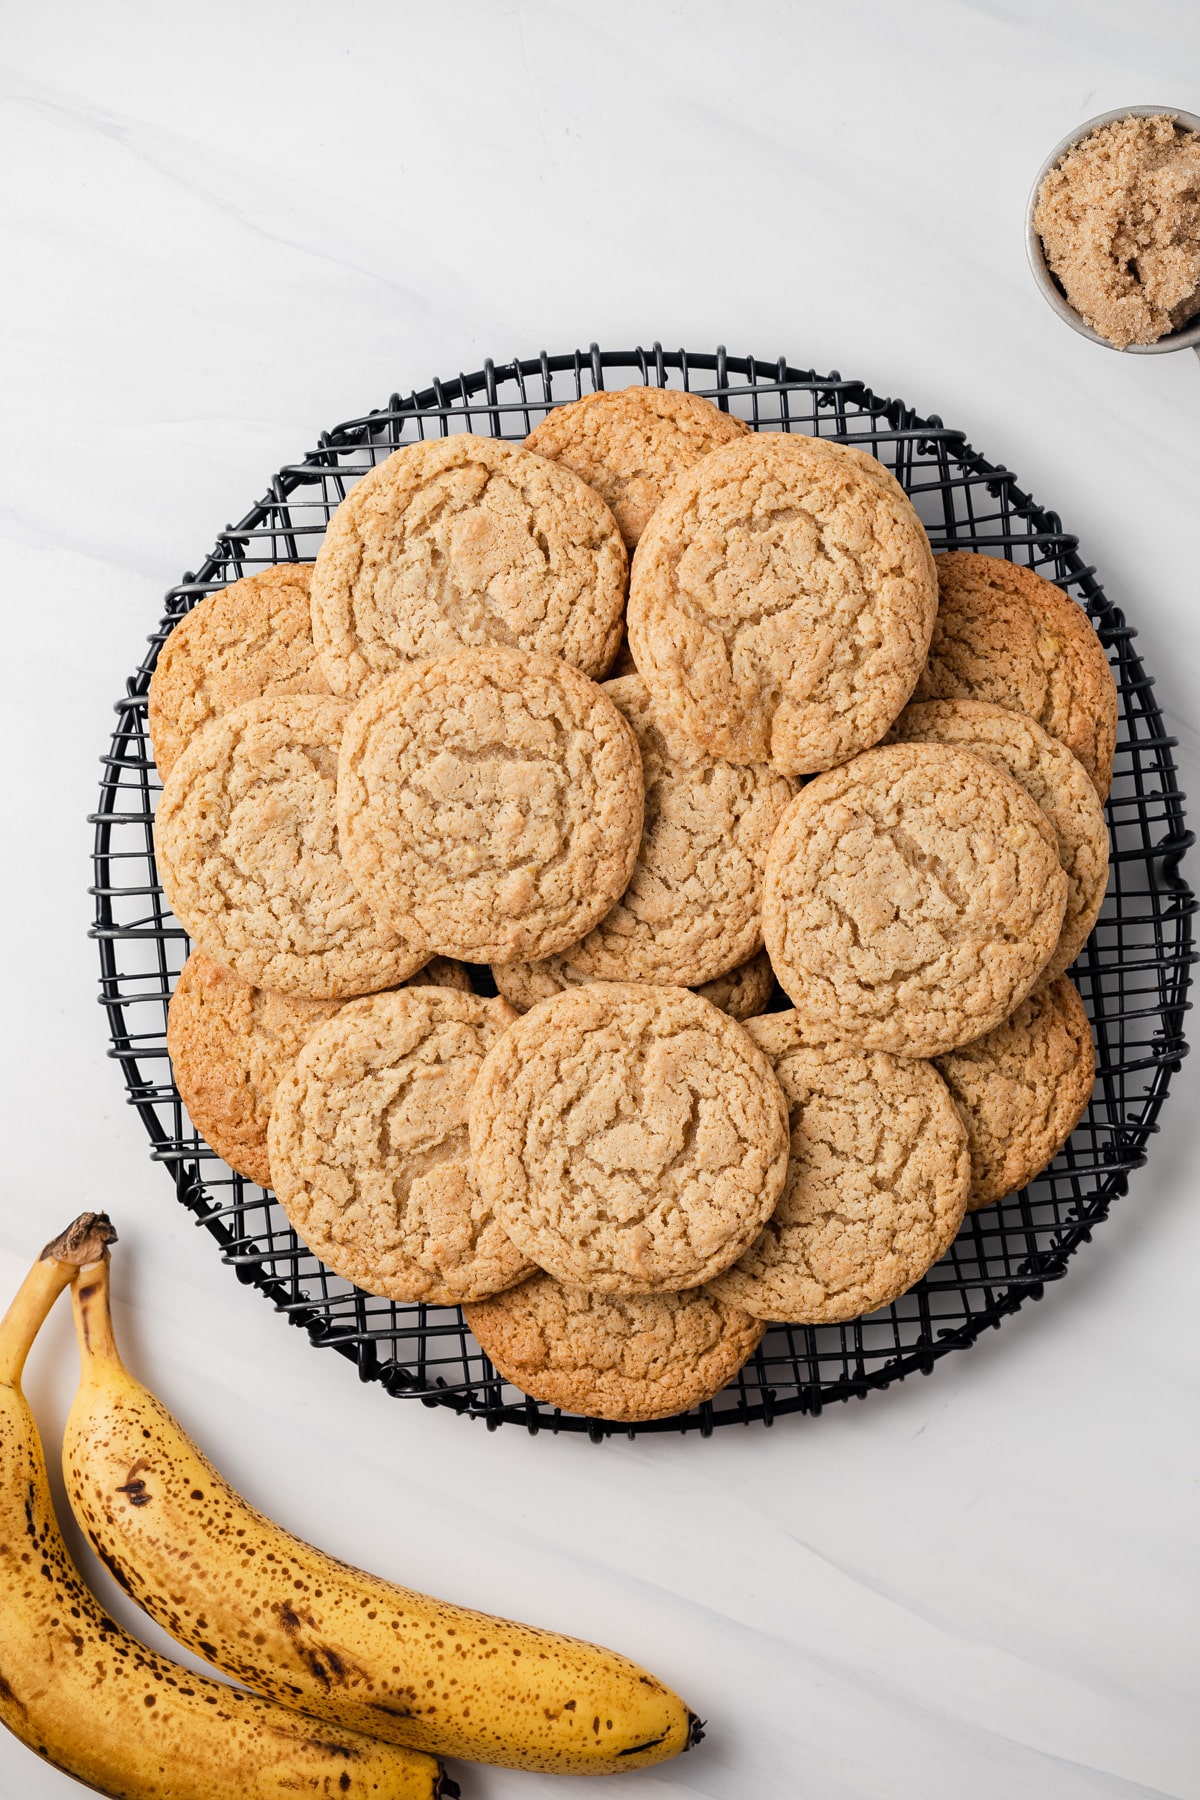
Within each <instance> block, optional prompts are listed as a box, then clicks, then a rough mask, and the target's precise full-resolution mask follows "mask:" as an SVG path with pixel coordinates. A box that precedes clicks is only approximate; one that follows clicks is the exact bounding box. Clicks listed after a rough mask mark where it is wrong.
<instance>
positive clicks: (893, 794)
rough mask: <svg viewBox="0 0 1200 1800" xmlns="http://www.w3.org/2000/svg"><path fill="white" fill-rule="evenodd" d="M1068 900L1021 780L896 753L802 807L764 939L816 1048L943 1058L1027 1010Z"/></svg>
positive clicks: (840, 775)
mask: <svg viewBox="0 0 1200 1800" xmlns="http://www.w3.org/2000/svg"><path fill="white" fill-rule="evenodd" d="M1066 896H1067V878H1066V876H1065V874H1064V873H1063V871H1062V868H1061V867H1060V865H1059V860H1058V846H1057V841H1056V839H1055V836H1054V832H1053V831H1052V829H1051V827H1050V825H1049V822H1048V821H1047V819H1046V817H1045V815H1044V814H1043V812H1042V811H1041V809H1040V807H1038V806H1037V805H1036V804H1035V803H1034V802H1033V801H1032V800H1031V799H1030V798H1029V795H1028V794H1027V793H1026V792H1025V790H1024V789H1023V788H1022V787H1020V786H1019V785H1018V783H1017V782H1016V781H1014V780H1013V778H1012V776H1011V775H1009V774H1007V773H1006V772H1005V771H1004V770H1003V769H999V768H997V767H995V766H994V765H993V764H992V763H989V762H985V761H984V760H983V759H982V758H981V757H979V756H975V755H973V754H972V753H970V752H968V751H965V750H958V749H954V748H951V747H949V746H946V745H941V744H889V745H885V746H884V747H882V748H880V749H877V750H868V751H865V752H864V753H863V755H861V756H858V757H855V759H854V761H853V762H849V763H846V764H844V765H843V767H842V768H840V769H832V770H830V771H829V773H828V774H825V775H819V776H818V777H817V778H816V780H815V781H811V782H810V783H809V784H808V786H807V787H805V788H802V789H801V791H800V793H799V794H797V796H796V798H795V799H794V800H793V801H792V804H791V806H790V807H789V809H788V811H787V812H786V813H785V814H784V817H783V822H782V824H781V825H780V827H779V829H778V831H777V832H776V834H775V838H774V841H773V842H772V845H771V854H770V857H769V859H768V863H767V883H766V898H765V901H764V907H763V927H764V933H765V936H766V944H767V952H768V954H769V956H770V958H771V962H772V964H773V966H774V969H775V973H776V975H777V976H778V978H779V981H780V984H781V986H782V987H783V988H784V989H785V991H786V992H787V994H788V996H789V998H790V999H791V1001H792V1003H793V1005H794V1006H795V1008H796V1012H797V1016H798V1019H799V1021H800V1023H801V1025H802V1027H803V1029H804V1031H805V1032H806V1034H807V1035H808V1037H809V1040H810V1041H811V1042H813V1043H824V1044H834V1043H841V1044H847V1045H853V1046H854V1047H856V1048H859V1049H866V1050H888V1051H891V1052H893V1053H894V1054H897V1055H900V1056H935V1055H938V1054H940V1053H941V1052H942V1051H945V1050H952V1049H954V1048H955V1046H956V1045H958V1044H963V1043H967V1042H969V1040H970V1039H971V1038H975V1037H979V1036H981V1035H982V1033H983V1032H985V1031H990V1030H991V1029H992V1027H993V1026H994V1025H998V1024H999V1023H1000V1021H1001V1020H1002V1019H1004V1018H1007V1016H1008V1014H1009V1013H1010V1012H1011V1011H1012V1010H1013V1008H1014V1007H1015V1006H1016V1005H1017V1004H1018V1003H1019V1002H1020V1001H1021V1000H1023V999H1024V997H1025V995H1026V994H1027V993H1028V992H1029V990H1030V988H1032V987H1033V985H1034V983H1035V981H1037V979H1038V977H1039V976H1040V975H1041V973H1042V970H1043V969H1044V968H1045V966H1046V964H1047V962H1048V961H1049V959H1050V957H1051V956H1052V955H1053V953H1054V949H1055V946H1056V945H1057V943H1058V939H1059V934H1060V932H1061V929H1062V920H1063V913H1064V911H1065V907H1066Z"/></svg>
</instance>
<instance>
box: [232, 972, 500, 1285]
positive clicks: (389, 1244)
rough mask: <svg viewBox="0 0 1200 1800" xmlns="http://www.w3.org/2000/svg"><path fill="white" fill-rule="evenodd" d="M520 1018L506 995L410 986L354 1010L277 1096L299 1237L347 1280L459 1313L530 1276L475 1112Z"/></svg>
mask: <svg viewBox="0 0 1200 1800" xmlns="http://www.w3.org/2000/svg"><path fill="white" fill-rule="evenodd" d="M515 1017H516V1014H515V1013H514V1012H513V1011H512V1009H511V1007H509V1006H507V1005H506V1004H505V1002H504V1001H503V1000H483V999H480V998H479V997H478V996H477V995H475V994H458V993H454V992H452V991H451V990H450V989H448V988H436V987H410V988H405V989H403V990H402V991H401V992H400V993H396V994H374V995H372V996H371V998H370V999H368V1000H356V1001H351V1002H350V1003H349V1004H348V1005H346V1006H343V1007H342V1008H341V1010H340V1011H339V1012H338V1015H337V1017H336V1018H334V1019H330V1020H328V1021H327V1022H326V1023H325V1024H324V1025H322V1026H320V1027H319V1028H318V1029H317V1030H316V1031H315V1032H314V1033H313V1034H312V1036H311V1037H310V1038H309V1040H308V1042H307V1043H306V1044H305V1046H304V1048H303V1049H302V1050H301V1052H300V1054H299V1056H298V1057H297V1059H296V1062H295V1064H294V1065H293V1067H292V1068H291V1070H290V1071H289V1072H288V1073H287V1074H286V1075H284V1077H283V1078H282V1080H281V1081H280V1083H279V1086H278V1089H277V1090H276V1094H275V1104H274V1107H273V1108H272V1112H271V1124H270V1131H269V1134H268V1153H269V1157H270V1164H271V1172H272V1174H273V1176H274V1179H275V1192H276V1194H277V1196H278V1198H279V1202H280V1205H281V1206H282V1207H283V1209H284V1211H285V1212H286V1213H287V1216H288V1218H289V1219H290V1220H291V1222H292V1225H293V1226H294V1228H295V1230H296V1232H297V1234H298V1235H299V1236H300V1237H301V1238H303V1240H304V1242H305V1243H306V1244H307V1245H308V1247H309V1249H310V1250H312V1251H313V1252H314V1253H315V1254H316V1255H317V1256H319V1257H320V1258H321V1260H322V1261H323V1262H324V1263H327V1264H328V1266H329V1267H330V1268H331V1269H332V1270H333V1271H334V1273H335V1274H337V1275H341V1276H343V1277H344V1278H345V1279H346V1280H347V1281H353V1282H355V1283H356V1284H357V1285H358V1286H359V1287H362V1288H365V1289H366V1291H367V1292H368V1293H372V1294H381V1295H383V1296H384V1297H385V1298H386V1299H389V1300H407V1301H413V1300H423V1301H426V1302H428V1303H429V1304H430V1305H433V1306H454V1305H457V1304H458V1303H459V1302H460V1301H463V1300H477V1299H480V1298H481V1297H482V1296H483V1295H485V1294H493V1293H497V1292H498V1291H499V1290H500V1289H501V1288H506V1287H509V1286H511V1285H512V1283H513V1282H515V1281H520V1280H521V1279H522V1278H523V1277H524V1276H525V1275H527V1274H528V1273H529V1272H530V1264H529V1263H528V1261H527V1260H526V1259H525V1258H524V1257H523V1256H522V1255H521V1253H520V1251H519V1250H518V1249H517V1248H516V1246H515V1245H514V1244H513V1243H512V1242H511V1241H510V1240H509V1238H508V1237H507V1236H506V1235H505V1233H504V1231H503V1230H502V1229H501V1227H500V1225H499V1224H498V1223H497V1221H496V1218H495V1216H494V1212H493V1209H492V1207H491V1205H490V1203H489V1202H488V1200H487V1199H486V1197H484V1196H483V1195H482V1194H481V1192H480V1189H479V1185H478V1183H477V1181H476V1179H475V1176H474V1172H473V1169H472V1162H471V1152H470V1146H469V1142H468V1137H467V1103H468V1100H469V1098H470V1094H471V1089H472V1087H473V1086H474V1083H475V1079H476V1076H477V1075H478V1073H479V1069H480V1066H481V1064H482V1063H483V1060H484V1057H485V1055H486V1054H487V1052H488V1051H489V1050H490V1049H491V1048H492V1047H493V1046H494V1045H495V1044H496V1043H497V1042H498V1041H499V1039H500V1038H501V1037H502V1036H503V1034H504V1032H505V1031H506V1030H507V1029H508V1027H509V1025H510V1024H511V1023H512V1021H513V1020H514V1019H515Z"/></svg>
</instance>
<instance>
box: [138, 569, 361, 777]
mask: <svg viewBox="0 0 1200 1800" xmlns="http://www.w3.org/2000/svg"><path fill="white" fill-rule="evenodd" d="M311 584H312V564H311V563H279V564H278V565H277V566H276V567H275V568H273V569H260V570H259V572H258V574H257V575H246V576H244V577H243V579H242V580H241V581H235V582H234V583H233V584H232V585H231V586H230V587H227V588H221V589H220V591H219V592H218V593H215V594H209V595H208V596H207V598H206V599H204V600H201V601H199V602H198V603H197V604H196V605H195V606H194V607H193V608H192V610H191V612H189V613H185V614H184V616H183V618H182V619H180V621H179V623H178V625H176V626H175V628H174V630H173V631H172V632H171V635H170V637H169V638H168V639H167V641H166V643H165V644H164V645H163V647H162V649H161V650H160V651H159V653H158V662H157V663H156V665H155V669H154V674H153V675H152V676H151V677H150V692H149V695H148V697H147V716H146V723H147V725H148V727H149V731H150V741H151V743H152V744H153V745H154V760H155V762H156V763H157V765H158V772H159V774H160V775H161V776H162V778H163V780H164V781H165V780H166V778H167V776H168V775H169V774H170V773H171V770H172V769H173V768H174V767H175V764H176V763H177V762H178V760H179V757H180V755H181V753H182V751H183V750H184V748H185V747H186V745H187V744H189V743H190V742H191V740H192V738H194V737H195V735H196V733H197V732H198V731H199V730H200V728H201V726H203V725H207V723H208V721H209V720H210V719H215V718H217V717H218V716H219V715H220V714H221V713H225V712H228V711H229V709H230V707H231V706H240V705H241V704H242V703H243V701H246V700H257V699H259V698H261V697H262V696H263V695H272V694H327V693H328V692H329V683H328V682H327V681H326V679H325V673H324V670H323V669H322V667H321V664H320V662H319V660H318V658H317V650H316V645H315V644H314V643H313V635H312V616H311V615H312V608H311V601H310V598H309V592H310V588H311Z"/></svg>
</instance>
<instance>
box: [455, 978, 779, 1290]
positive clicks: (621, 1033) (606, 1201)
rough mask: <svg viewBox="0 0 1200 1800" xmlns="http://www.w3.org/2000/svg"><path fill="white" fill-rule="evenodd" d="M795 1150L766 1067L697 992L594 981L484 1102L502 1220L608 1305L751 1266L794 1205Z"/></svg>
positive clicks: (536, 1036) (514, 1048) (539, 1018)
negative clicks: (745, 1256) (750, 1252)
mask: <svg viewBox="0 0 1200 1800" xmlns="http://www.w3.org/2000/svg"><path fill="white" fill-rule="evenodd" d="M787 1141H788V1138H787V1108H786V1105H785V1103H784V1099H783V1095H782V1093H781V1092H780V1089H779V1084H778V1082H777V1081H776V1080H775V1077H774V1075H773V1074H772V1072H771V1067H770V1064H769V1062H768V1061H767V1059H766V1057H765V1056H763V1054H762V1052H761V1051H759V1050H758V1049H756V1048H755V1046H754V1045H753V1044H752V1043H751V1041H750V1039H749V1038H748V1037H747V1036H746V1033H745V1032H744V1031H743V1030H742V1027H741V1026H740V1025H737V1024H735V1023H734V1021H733V1020H732V1019H729V1018H727V1017H726V1015H725V1014H724V1013H721V1012H718V1011H717V1009H716V1007H714V1006H710V1005H709V1004H708V1002H707V1001H705V1000H701V999H700V998H699V997H698V996H697V995H695V994H692V993H689V992H688V991H687V989H686V988H666V987H651V986H648V985H644V984H637V983H632V982H630V983H622V982H594V983H592V984H590V985H589V986H587V987H581V988H572V989H570V990H568V991H567V992H565V993H562V994H558V995H556V996H555V997H554V998H553V999H551V1000H546V1001H544V1002H543V1003H542V1004H541V1005H540V1006H538V1007H536V1008H535V1009H534V1010H533V1011H532V1012H530V1013H527V1014H526V1015H525V1017H524V1018H523V1019H521V1020H519V1021H518V1023H517V1024H516V1025H514V1026H513V1028H512V1031H511V1032H510V1033H509V1034H508V1035H507V1036H506V1037H505V1038H503V1039H502V1040H501V1042H500V1043H499V1044H498V1045H497V1046H496V1048H495V1050H493V1051H492V1052H491V1053H490V1054H489V1056H488V1059H487V1062H486V1063H485V1064H484V1067H483V1070H482V1072H481V1074H480V1077H479V1081H478V1084H477V1085H476V1088H475V1092H474V1094H473V1095H472V1099H471V1146H472V1150H473V1152H474V1156H475V1168H476V1175H477V1179H478V1181H479V1184H480V1187H481V1189H482V1190H483V1192H484V1193H485V1195H486V1196H487V1197H488V1199H489V1200H490V1201H491V1203H492V1205H493V1206H494V1208H495V1211H496V1216H497V1218H498V1219H499V1220H500V1221H501V1223H502V1224H503V1226H504V1228H505V1230H506V1231H507V1232H508V1234H509V1236H510V1237H511V1238H512V1239H513V1241H514V1242H515V1243H517V1244H518V1245H519V1246H520V1247H521V1249H522V1250H523V1251H524V1252H525V1254H526V1255H527V1256H529V1257H530V1258H531V1259H532V1260H533V1261H534V1262H536V1263H538V1264H539V1265H540V1267H542V1268H543V1269H545V1270H546V1271H547V1272H548V1273H549V1274H552V1275H555V1276H556V1277H557V1278H558V1279H559V1280H560V1281H565V1282H567V1283H569V1284H571V1285H573V1286H578V1287H585V1288H587V1289H588V1290H589V1291H590V1292H592V1293H605V1294H650V1293H670V1292H675V1291H677V1290H679V1289H682V1288H691V1287H696V1286H699V1285H700V1284H701V1283H702V1282H705V1281H708V1280H710V1279H711V1277H712V1276H714V1275H717V1274H719V1273H720V1272H721V1270H722V1269H725V1268H727V1267H728V1266H729V1264H730V1263H732V1262H736V1260H737V1258H738V1257H739V1256H740V1255H741V1254H742V1252H743V1251H744V1250H745V1249H747V1248H748V1246H749V1245H750V1244H751V1243H752V1242H753V1240H754V1239H755V1238H756V1237H757V1235H758V1232H759V1230H760V1228H761V1226H762V1225H763V1223H764V1222H765V1220H766V1219H767V1218H768V1217H769V1215H770V1213H771V1212H772V1210H773V1209H774V1206H775V1202H776V1200H777V1199H778V1198H779V1194H780V1191H781V1189H782V1186H783V1179H784V1175H785V1173H786V1169H787Z"/></svg>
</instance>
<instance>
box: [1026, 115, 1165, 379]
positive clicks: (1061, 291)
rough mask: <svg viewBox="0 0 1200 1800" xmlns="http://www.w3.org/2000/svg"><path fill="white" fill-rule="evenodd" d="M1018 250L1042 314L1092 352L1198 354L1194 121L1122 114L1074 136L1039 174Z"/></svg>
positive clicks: (1088, 125) (1083, 128) (1100, 120)
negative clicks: (1061, 322) (1098, 348)
mask: <svg viewBox="0 0 1200 1800" xmlns="http://www.w3.org/2000/svg"><path fill="white" fill-rule="evenodd" d="M1026 245H1027V249H1028V252H1029V265H1030V267H1031V269H1032V270H1033V275H1034V279H1035V280H1036V282H1037V284H1038V286H1039V287H1040V288H1041V290H1042V293H1043V294H1044V295H1045V297H1046V299H1047V300H1048V301H1049V303H1050V305H1051V306H1052V307H1053V308H1054V310H1055V312H1056V313H1057V314H1058V316H1059V317H1060V318H1061V319H1065V320H1066V322H1067V324H1068V325H1070V326H1072V327H1073V329H1074V330H1076V331H1078V332H1080V333H1081V334H1082V336H1084V337H1087V338H1091V340H1092V342H1093V343H1096V344H1104V345H1106V346H1107V347H1108V348H1109V349H1110V350H1128V351H1131V352H1133V353H1134V354H1135V355H1142V356H1147V355H1155V354H1157V353H1159V352H1161V351H1165V350H1186V349H1191V348H1195V349H1196V350H1197V353H1198V354H1200V117H1197V116H1196V114H1194V113H1186V112H1181V111H1180V110H1179V109H1178V108H1177V107H1167V106H1124V107H1119V108H1118V109H1117V110H1116V111H1114V112H1106V113H1100V114H1099V115H1098V116H1097V117H1096V118H1094V119H1088V120H1087V121H1086V122H1085V123H1084V124H1082V125H1080V126H1078V127H1077V128H1076V130H1074V131H1073V132H1071V133H1070V135H1069V136H1068V137H1065V138H1064V139H1063V141H1062V142H1061V143H1060V144H1056V145H1055V147H1054V149H1053V150H1052V151H1051V152H1050V154H1049V156H1048V157H1047V158H1046V160H1045V162H1044V163H1043V164H1042V166H1041V168H1040V169H1039V170H1038V174H1037V179H1036V180H1035V181H1034V184H1033V190H1032V192H1031V193H1030V196H1029V206H1028V209H1027V214H1026Z"/></svg>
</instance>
